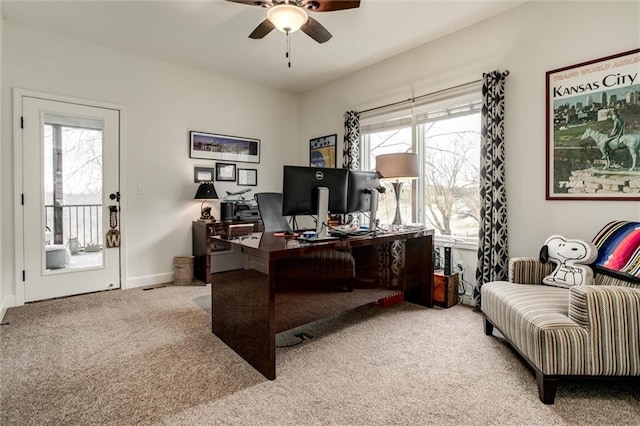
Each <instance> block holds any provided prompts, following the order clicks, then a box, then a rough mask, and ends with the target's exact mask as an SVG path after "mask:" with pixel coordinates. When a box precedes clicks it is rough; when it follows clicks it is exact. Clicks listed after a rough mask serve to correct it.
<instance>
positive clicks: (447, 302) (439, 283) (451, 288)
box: [433, 270, 460, 308]
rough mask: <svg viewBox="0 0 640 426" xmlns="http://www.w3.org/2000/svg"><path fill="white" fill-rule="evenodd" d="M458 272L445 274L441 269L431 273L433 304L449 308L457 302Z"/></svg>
mask: <svg viewBox="0 0 640 426" xmlns="http://www.w3.org/2000/svg"><path fill="white" fill-rule="evenodd" d="M459 285H460V281H459V277H458V274H457V273H455V274H453V275H445V274H444V272H443V271H442V270H439V271H434V273H433V304H434V305H436V306H441V307H443V308H450V307H452V306H453V305H456V304H458V286H459Z"/></svg>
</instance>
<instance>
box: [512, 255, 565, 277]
mask: <svg viewBox="0 0 640 426" xmlns="http://www.w3.org/2000/svg"><path fill="white" fill-rule="evenodd" d="M553 268H554V265H553V263H551V262H547V263H542V262H540V260H539V259H537V258H535V257H512V258H511V259H509V282H512V283H516V284H542V279H543V278H544V277H546V276H547V275H549V274H551V273H552V272H553Z"/></svg>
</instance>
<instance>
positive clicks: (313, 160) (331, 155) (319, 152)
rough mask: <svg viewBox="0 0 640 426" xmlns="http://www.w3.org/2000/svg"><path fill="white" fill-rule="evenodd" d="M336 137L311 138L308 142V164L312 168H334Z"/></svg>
mask: <svg viewBox="0 0 640 426" xmlns="http://www.w3.org/2000/svg"><path fill="white" fill-rule="evenodd" d="M337 138H338V135H335V134H334V135H328V136H322V137H319V138H313V139H311V140H310V141H309V153H310V155H309V164H310V165H311V166H312V167H336V142H337Z"/></svg>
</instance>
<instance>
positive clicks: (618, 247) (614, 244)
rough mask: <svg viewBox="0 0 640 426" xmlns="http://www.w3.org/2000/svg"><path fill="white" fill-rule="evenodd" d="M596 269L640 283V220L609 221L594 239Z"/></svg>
mask: <svg viewBox="0 0 640 426" xmlns="http://www.w3.org/2000/svg"><path fill="white" fill-rule="evenodd" d="M593 243H594V244H595V246H596V247H597V248H598V258H597V259H596V262H595V269H596V271H598V272H600V273H603V274H605V275H610V276H613V277H616V278H620V279H623V280H627V281H631V282H636V283H640V222H630V221H624V220H617V221H613V222H609V223H608V224H606V225H605V226H604V228H602V229H601V230H600V232H598V234H597V235H596V236H595V238H594V239H593Z"/></svg>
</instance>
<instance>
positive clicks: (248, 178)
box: [238, 169, 258, 186]
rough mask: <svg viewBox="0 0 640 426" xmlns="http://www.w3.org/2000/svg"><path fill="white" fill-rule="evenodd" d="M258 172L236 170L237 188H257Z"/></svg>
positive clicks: (253, 170)
mask: <svg viewBox="0 0 640 426" xmlns="http://www.w3.org/2000/svg"><path fill="white" fill-rule="evenodd" d="M257 185H258V170H256V169H238V186H257Z"/></svg>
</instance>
